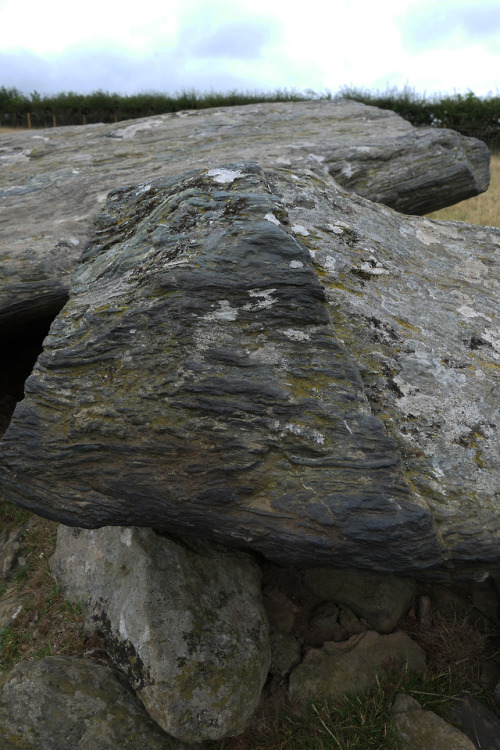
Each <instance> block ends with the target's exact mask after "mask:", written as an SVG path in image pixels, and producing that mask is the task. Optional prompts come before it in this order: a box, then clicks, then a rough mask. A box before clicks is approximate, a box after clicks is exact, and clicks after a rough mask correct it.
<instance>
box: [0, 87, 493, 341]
mask: <svg viewBox="0 0 500 750" xmlns="http://www.w3.org/2000/svg"><path fill="white" fill-rule="evenodd" d="M0 143H1V147H0V224H1V225H2V237H1V239H0V279H1V281H2V287H1V293H0V337H1V336H15V335H16V332H17V331H18V330H22V329H23V328H24V329H25V328H26V327H29V326H31V325H32V324H33V322H37V321H38V320H39V318H40V317H51V316H52V317H53V316H54V315H55V314H56V313H57V312H58V311H59V310H60V309H61V307H62V305H63V304H64V303H65V301H66V297H67V292H68V288H69V284H70V274H71V271H72V269H73V268H74V266H75V265H76V262H77V260H78V258H79V256H80V254H81V251H82V248H83V247H84V245H85V243H86V241H87V240H88V239H89V236H90V233H91V231H92V220H93V219H94V218H95V216H96V215H97V213H98V212H99V211H100V210H101V208H102V206H103V204H104V202H105V200H106V195H107V193H108V192H109V191H110V190H112V189H114V188H116V187H118V186H120V185H124V184H127V183H128V184H132V183H134V182H135V183H137V182H141V181H142V180H143V179H144V175H150V176H161V175H168V176H175V175H179V174H182V173H184V172H185V171H186V170H187V169H192V168H195V167H196V168H200V167H205V166H210V165H212V166H216V165H218V164H221V163H224V162H229V161H235V160H251V159H255V160H257V161H259V163H260V164H261V165H262V166H264V167H273V166H274V167H279V166H287V167H289V168H292V169H310V170H312V171H314V172H316V173H317V174H319V175H321V176H323V175H331V176H333V177H334V178H335V179H336V180H337V181H338V182H339V183H340V184H342V185H343V186H344V187H345V188H346V189H348V190H352V191H354V192H356V193H359V194H360V195H363V196H365V197H367V198H369V199H371V200H374V201H378V202H381V203H385V204H387V205H390V206H392V207H394V208H396V209H397V210H399V211H404V212H407V213H417V214H423V213H426V212H428V211H431V210H435V209H438V208H441V207H443V206H447V205H451V204H453V203H456V202H458V201H460V200H463V199H465V198H468V197H470V196H472V195H476V194H477V193H480V192H483V191H484V190H486V189H487V187H488V183H489V152H488V149H487V147H486V146H485V144H484V143H482V142H481V141H478V140H476V139H473V138H465V137H463V136H461V135H458V134H457V133H454V132H453V131H450V130H443V129H435V128H424V129H417V128H414V127H412V126H411V125H410V124H409V123H408V122H406V121H405V120H403V119H402V118H401V117H399V116H398V115H396V114H395V113H393V112H388V111H384V110H380V109H377V108H375V107H367V106H366V105H364V104H360V103H358V102H352V101H338V102H292V103H276V104H271V103H265V104H257V105H250V106H244V107H231V108H217V109H212V110H204V111H195V112H179V113H176V114H174V115H163V116H159V117H152V118H145V119H141V120H134V121H131V122H122V123H118V124H112V125H102V124H101V125H89V126H86V127H68V128H51V129H47V130H37V131H25V132H20V133H9V134H2V136H1V142H0Z"/></svg>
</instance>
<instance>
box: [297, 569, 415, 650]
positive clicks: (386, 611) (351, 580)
mask: <svg viewBox="0 0 500 750" xmlns="http://www.w3.org/2000/svg"><path fill="white" fill-rule="evenodd" d="M304 580H305V583H306V586H309V588H310V589H311V591H313V592H314V593H315V594H316V595H317V596H319V597H321V598H322V599H326V600H330V601H332V602H336V603H338V604H346V605H347V606H348V607H350V608H351V609H352V610H353V611H354V612H355V613H356V614H357V615H359V617H363V618H364V619H365V620H366V622H367V623H368V625H370V627H371V628H373V630H376V631H377V632H378V633H390V632H391V630H394V628H395V627H396V625H397V624H398V622H399V620H400V619H401V617H402V616H403V615H405V614H406V613H407V612H408V610H409V609H410V606H411V604H412V600H413V597H414V595H415V582H414V581H413V580H412V579H407V578H397V577H396V576H383V575H366V576H363V575H359V574H356V573H350V572H347V571H345V570H329V569H327V568H311V569H309V570H308V571H306V574H305V579H304ZM325 640H326V639H325Z"/></svg>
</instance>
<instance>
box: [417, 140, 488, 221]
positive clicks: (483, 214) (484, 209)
mask: <svg viewBox="0 0 500 750" xmlns="http://www.w3.org/2000/svg"><path fill="white" fill-rule="evenodd" d="M490 169H491V181H490V187H489V188H488V190H487V191H486V193H482V194H481V195H476V197H475V198H469V199H468V200H466V201H461V203H456V204H455V205H454V206H450V207H449V208H443V209H441V211H434V212H433V213H432V214H429V218H430V219H440V220H442V221H465V222H467V224H481V225H482V226H487V227H500V154H492V156H491V168H490Z"/></svg>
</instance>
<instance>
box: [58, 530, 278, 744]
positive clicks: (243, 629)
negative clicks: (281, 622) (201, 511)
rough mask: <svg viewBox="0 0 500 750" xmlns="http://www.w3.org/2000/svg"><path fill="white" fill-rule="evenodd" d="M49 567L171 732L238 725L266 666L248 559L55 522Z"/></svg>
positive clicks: (212, 548)
mask: <svg viewBox="0 0 500 750" xmlns="http://www.w3.org/2000/svg"><path fill="white" fill-rule="evenodd" d="M53 570H54V572H55V574H56V576H57V580H58V582H59V584H60V585H61V587H62V588H63V590H64V592H65V594H66V596H67V597H68V598H69V599H71V601H78V602H80V603H81V604H83V605H84V606H85V607H86V608H87V613H88V614H87V617H86V629H87V631H90V632H97V633H98V634H99V636H100V637H101V639H103V641H104V643H105V645H106V648H107V651H108V653H109V654H110V655H111V657H112V659H113V662H114V663H115V664H116V665H117V666H118V667H119V668H120V669H121V670H122V671H123V672H125V673H126V674H127V675H128V678H129V680H130V683H131V684H132V685H133V687H134V688H135V690H136V692H137V695H138V696H139V697H140V698H141V700H142V701H143V703H144V705H145V707H146V709H147V711H148V713H149V714H150V716H152V717H153V718H154V719H155V721H156V722H157V723H158V724H159V725H160V726H161V727H163V729H165V730H166V731H167V732H168V733H169V734H171V735H173V736H174V737H177V738H179V739H180V740H184V741H186V742H198V741H201V740H206V739H220V738H223V737H227V736H232V735H236V734H239V733H240V732H242V731H243V730H244V729H245V725H246V723H247V721H248V719H249V717H250V716H251V714H252V713H253V711H254V709H255V707H256V705H257V703H258V700H259V697H260V692H261V689H262V686H263V684H264V681H265V679H266V677H267V673H268V669H269V664H270V647H269V638H268V620H267V615H266V613H265V610H264V606H263V603H262V597H261V591H260V571H259V569H258V567H257V565H256V564H255V563H254V562H253V560H252V559H251V558H250V557H249V556H248V555H246V554H244V553H241V552H235V551H232V550H228V549H227V548H224V547H221V546H220V545H212V544H208V543H206V542H203V541H198V540H193V541H192V542H191V543H189V542H187V541H182V540H180V539H178V540H175V539H170V538H167V537H163V536H160V535H158V534H155V532H153V531H151V530H150V529H131V528H104V529H98V530H96V531H87V530H84V529H69V528H67V527H63V526H60V527H59V532H58V541H57V548H56V553H55V555H54V558H53Z"/></svg>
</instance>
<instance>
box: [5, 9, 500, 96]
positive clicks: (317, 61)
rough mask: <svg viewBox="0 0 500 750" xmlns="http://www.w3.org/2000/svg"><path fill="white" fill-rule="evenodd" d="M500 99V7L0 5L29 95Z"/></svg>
mask: <svg viewBox="0 0 500 750" xmlns="http://www.w3.org/2000/svg"><path fill="white" fill-rule="evenodd" d="M406 85H407V86H409V87H411V88H413V89H415V90H416V91H418V92H420V93H427V94H433V93H442V94H443V93H454V92H467V91H469V90H471V91H474V92H475V93H476V94H478V95H481V96H482V95H487V94H488V93H492V94H495V95H498V94H499V93H500V0H297V2H296V3H293V0H132V1H130V0H83V2H80V3H72V2H70V1H69V0H0V86H6V87H7V88H10V87H16V88H18V89H20V90H21V91H23V92H25V93H31V92H32V91H35V90H36V91H38V92H39V93H42V94H46V93H47V94H49V93H59V92H61V91H70V90H71V91H78V92H90V91H95V90H97V89H101V90H104V91H111V92H118V93H122V94H126V93H136V92H141V91H162V92H168V93H172V94H173V93H176V92H180V91H181V90H182V89H191V88H195V89H196V90H198V91H210V90H215V91H227V90H231V89H238V90H240V91H242V90H243V91H273V90H275V89H285V88H286V89H289V90H290V89H293V90H297V91H305V90H308V89H309V90H313V91H316V92H318V93H322V92H325V91H330V92H332V93H336V92H337V91H339V89H341V88H342V87H343V86H355V87H358V88H366V89H371V90H374V89H378V90H381V91H384V90H385V89H386V88H387V87H393V86H395V87H397V88H400V89H401V88H403V87H404V86H406Z"/></svg>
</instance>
